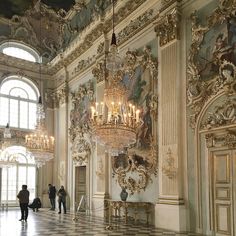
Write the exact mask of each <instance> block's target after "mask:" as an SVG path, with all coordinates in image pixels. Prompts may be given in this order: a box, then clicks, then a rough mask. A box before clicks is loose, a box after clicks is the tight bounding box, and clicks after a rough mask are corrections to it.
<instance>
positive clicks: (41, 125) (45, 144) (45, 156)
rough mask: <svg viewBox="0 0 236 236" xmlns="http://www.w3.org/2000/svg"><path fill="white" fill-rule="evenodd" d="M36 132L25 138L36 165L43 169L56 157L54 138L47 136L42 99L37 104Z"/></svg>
mask: <svg viewBox="0 0 236 236" xmlns="http://www.w3.org/2000/svg"><path fill="white" fill-rule="evenodd" d="M36 116H37V120H36V127H35V131H34V132H33V133H32V134H30V135H26V136H25V145H26V148H27V149H28V150H29V151H30V152H31V153H32V155H33V156H34V159H35V163H36V164H37V166H38V167H41V166H42V165H44V164H45V163H46V161H49V160H51V159H52V158H53V157H54V137H52V136H49V135H48V134H47V131H46V128H45V112H44V108H43V104H42V100H41V97H39V102H38V104H37V111H36Z"/></svg>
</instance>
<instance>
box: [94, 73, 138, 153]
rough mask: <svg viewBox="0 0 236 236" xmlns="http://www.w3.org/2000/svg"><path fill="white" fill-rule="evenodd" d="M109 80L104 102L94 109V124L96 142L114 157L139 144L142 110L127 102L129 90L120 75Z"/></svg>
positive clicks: (97, 104)
mask: <svg viewBox="0 0 236 236" xmlns="http://www.w3.org/2000/svg"><path fill="white" fill-rule="evenodd" d="M109 81H111V82H110V83H108V82H107V86H106V87H105V92H104V101H103V102H100V103H95V106H92V107H91V124H92V133H93V137H95V141H97V142H98V143H99V144H101V145H103V146H105V148H106V150H107V151H109V152H110V153H111V154H112V155H117V154H119V153H122V152H123V151H124V149H125V148H128V147H130V146H132V145H134V144H135V143H136V131H137V127H138V126H139V125H140V122H141V120H140V117H139V116H140V111H139V110H138V109H137V108H136V107H135V106H134V105H133V104H131V103H129V102H127V98H126V90H125V88H124V86H123V84H122V83H121V82H120V81H119V79H118V76H117V77H114V78H113V79H112V80H109Z"/></svg>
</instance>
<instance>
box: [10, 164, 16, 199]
mask: <svg viewBox="0 0 236 236" xmlns="http://www.w3.org/2000/svg"><path fill="white" fill-rule="evenodd" d="M16 183H17V181H16V166H12V167H10V168H8V200H10V201H11V200H16V195H17V189H16Z"/></svg>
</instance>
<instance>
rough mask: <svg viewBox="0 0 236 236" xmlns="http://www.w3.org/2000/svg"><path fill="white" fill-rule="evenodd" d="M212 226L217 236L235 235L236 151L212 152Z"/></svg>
mask: <svg viewBox="0 0 236 236" xmlns="http://www.w3.org/2000/svg"><path fill="white" fill-rule="evenodd" d="M209 173H210V175H209V176H210V185H209V186H210V199H211V204H210V205H211V209H210V215H211V225H212V227H211V228H212V230H213V231H214V233H215V235H216V236H225V235H232V236H233V235H235V230H236V229H235V225H236V222H235V217H236V214H235V213H236V209H235V204H236V201H235V200H236V198H235V196H236V177H235V176H236V151H235V150H222V149H221V150H220V149H218V150H217V149H216V150H214V151H210V158H209Z"/></svg>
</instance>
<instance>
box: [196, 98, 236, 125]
mask: <svg viewBox="0 0 236 236" xmlns="http://www.w3.org/2000/svg"><path fill="white" fill-rule="evenodd" d="M235 123H236V98H228V99H227V100H224V101H223V102H221V103H218V104H217V105H216V106H215V107H214V109H213V110H212V111H209V112H208V113H207V115H206V117H205V119H203V121H202V123H201V129H213V128H216V127H220V126H229V125H232V124H235Z"/></svg>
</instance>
